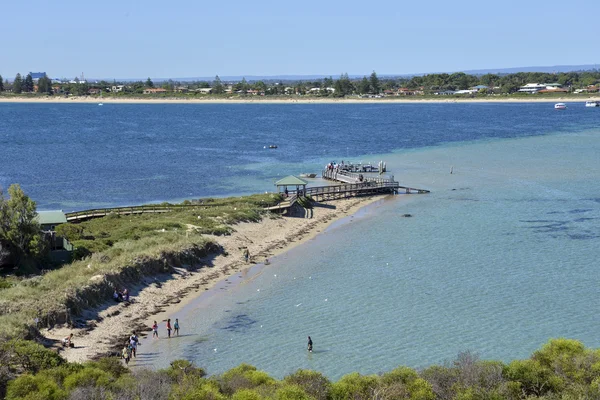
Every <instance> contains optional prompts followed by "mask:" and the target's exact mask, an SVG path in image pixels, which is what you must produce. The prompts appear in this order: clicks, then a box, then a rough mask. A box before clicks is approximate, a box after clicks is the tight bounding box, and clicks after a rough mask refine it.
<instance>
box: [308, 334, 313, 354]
mask: <svg viewBox="0 0 600 400" xmlns="http://www.w3.org/2000/svg"><path fill="white" fill-rule="evenodd" d="M312 348H313V342H312V339H311V338H310V336H309V337H308V352H309V353H312Z"/></svg>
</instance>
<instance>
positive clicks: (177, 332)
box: [173, 318, 179, 336]
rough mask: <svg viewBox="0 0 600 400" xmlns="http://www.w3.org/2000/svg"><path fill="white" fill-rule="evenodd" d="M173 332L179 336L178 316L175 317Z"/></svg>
mask: <svg viewBox="0 0 600 400" xmlns="http://www.w3.org/2000/svg"><path fill="white" fill-rule="evenodd" d="M173 329H174V331H173V333H174V334H175V335H177V336H179V318H175V324H174V325H173Z"/></svg>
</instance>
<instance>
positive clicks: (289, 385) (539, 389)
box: [0, 339, 600, 400]
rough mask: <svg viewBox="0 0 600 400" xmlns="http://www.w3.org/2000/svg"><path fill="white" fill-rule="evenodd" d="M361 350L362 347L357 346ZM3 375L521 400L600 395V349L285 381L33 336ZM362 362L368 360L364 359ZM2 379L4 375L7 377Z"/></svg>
mask: <svg viewBox="0 0 600 400" xmlns="http://www.w3.org/2000/svg"><path fill="white" fill-rule="evenodd" d="M357 351H358V349H357ZM0 358H1V359H2V361H3V362H2V365H3V366H5V367H3V371H2V375H0V379H1V380H2V382H4V383H5V384H6V382H7V381H8V380H9V379H11V378H14V377H15V376H16V375H17V374H21V375H20V376H19V377H17V378H16V379H14V380H12V381H10V382H8V385H7V395H6V398H7V399H8V400H16V399H32V400H33V399H50V400H63V399H65V400H66V399H71V400H79V399H82V400H83V399H114V400H117V399H118V400H129V399H131V400H133V399H153V400H154V399H155V400H162V399H164V400H167V399H169V400H188V399H189V400H192V399H213V400H225V399H233V400H261V399H277V400H311V399H313V400H371V399H372V400H388V399H389V400H398V399H414V400H435V399H440V400H450V399H460V400H475V399H489V400H496V399H497V400H500V399H507V400H518V399H547V400H555V399H556V400H558V399H598V398H600V388H599V384H600V352H599V351H598V350H590V349H586V348H585V347H584V346H583V344H581V343H580V342H578V341H575V340H568V339H555V340H551V341H549V342H548V343H547V344H545V345H544V346H542V348H541V349H540V350H538V351H536V352H534V353H533V355H532V356H531V357H530V358H528V359H526V360H515V361H512V362H510V363H508V364H505V363H502V362H500V361H481V360H479V359H478V358H477V357H476V356H475V355H474V354H472V353H469V352H466V353H462V354H459V355H458V357H457V358H456V359H455V360H453V361H452V362H448V363H446V365H434V366H431V367H428V368H425V369H423V370H419V371H417V370H414V369H411V368H408V367H398V368H396V369H394V370H392V371H389V372H385V373H382V374H379V375H361V374H359V373H351V374H348V375H345V376H344V377H342V378H341V379H339V380H338V381H335V382H332V381H330V380H329V379H327V378H326V377H325V376H324V375H322V374H321V373H319V372H315V371H309V370H298V371H297V372H295V373H293V374H290V375H288V376H286V377H285V378H284V379H281V380H278V379H274V378H272V377H271V376H269V375H268V374H267V373H265V372H263V371H259V370H257V369H256V368H255V367H252V366H250V365H247V364H241V365H239V366H238V367H236V368H233V369H231V370H229V371H227V372H225V373H223V374H220V375H214V376H207V375H206V372H205V371H204V370H203V369H201V368H198V367H196V366H194V365H193V364H191V363H190V362H188V361H185V360H177V361H174V362H173V363H171V366H170V367H169V368H168V369H165V370H159V371H150V370H146V369H140V368H135V369H132V370H130V369H128V368H126V367H124V365H123V364H122V363H121V361H120V360H119V359H118V358H107V359H102V360H100V361H97V362H88V363H85V364H72V363H67V362H65V361H64V360H62V359H61V358H60V357H58V356H57V355H56V354H55V353H53V352H51V351H49V350H46V349H44V348H43V347H41V346H39V345H36V344H34V343H32V342H24V341H12V342H5V343H4V344H2V345H1V346H0ZM356 367H357V368H360V366H356ZM0 383H1V382H0Z"/></svg>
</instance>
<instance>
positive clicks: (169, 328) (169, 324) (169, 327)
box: [167, 318, 171, 337]
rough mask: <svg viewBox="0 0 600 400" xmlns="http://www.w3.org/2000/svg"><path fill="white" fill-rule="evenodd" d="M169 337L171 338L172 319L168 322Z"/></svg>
mask: <svg viewBox="0 0 600 400" xmlns="http://www.w3.org/2000/svg"><path fill="white" fill-rule="evenodd" d="M167 336H168V337H171V319H170V318H169V319H168V320H167Z"/></svg>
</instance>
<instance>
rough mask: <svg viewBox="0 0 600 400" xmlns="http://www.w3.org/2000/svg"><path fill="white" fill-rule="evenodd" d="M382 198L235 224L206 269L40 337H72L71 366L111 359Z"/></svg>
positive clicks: (150, 286)
mask: <svg viewBox="0 0 600 400" xmlns="http://www.w3.org/2000/svg"><path fill="white" fill-rule="evenodd" d="M387 197H389V195H380V196H373V197H355V198H349V199H343V200H337V201H335V202H334V203H333V204H334V205H335V207H334V208H330V207H319V206H318V205H317V206H316V207H315V208H314V209H313V211H312V215H310V217H308V218H307V217H305V216H302V215H297V214H296V215H293V216H283V217H281V218H271V217H269V216H266V217H265V218H263V220H262V221H260V222H258V223H242V224H238V225H235V226H234V229H235V232H234V233H233V234H232V235H230V236H219V237H213V238H212V239H214V240H215V241H217V242H218V243H219V244H220V245H221V246H223V249H224V252H223V254H220V255H218V256H217V257H216V258H214V259H212V260H211V262H210V263H211V264H212V265H211V266H210V267H206V266H203V267H202V268H200V269H198V270H197V271H195V272H191V273H190V272H187V271H186V270H183V269H182V270H181V271H179V270H177V271H176V272H175V273H172V274H168V275H164V276H160V277H147V278H146V279H144V282H143V283H140V284H139V285H137V287H133V288H128V289H130V292H131V293H133V294H134V296H133V299H134V301H133V302H131V303H117V304H111V303H110V302H107V303H105V304H103V305H101V306H100V307H98V308H95V309H91V310H86V311H85V312H84V313H83V315H82V318H84V319H86V320H87V324H86V325H87V326H85V327H81V328H70V327H68V326H62V327H54V328H52V329H43V330H41V333H42V335H43V336H44V337H45V338H47V339H49V340H50V341H53V342H55V343H56V342H59V341H60V340H61V339H62V338H64V337H66V336H68V335H69V334H70V333H73V334H74V339H73V342H74V343H75V347H74V348H70V349H65V350H62V349H61V350H60V351H61V355H62V356H63V357H64V358H66V359H67V360H68V361H71V362H85V361H88V360H90V359H95V358H97V357H100V356H106V355H111V354H113V353H115V352H116V351H117V349H118V348H119V345H121V347H122V345H123V344H124V341H125V338H126V337H128V336H129V335H130V334H131V332H133V331H136V333H137V334H138V335H139V336H140V337H145V336H146V335H148V334H149V333H150V327H151V325H152V321H154V320H156V321H159V324H161V323H164V322H163V321H164V320H166V319H167V318H170V316H172V315H173V314H174V313H176V312H177V311H178V310H180V309H181V308H182V307H184V306H185V305H186V304H189V302H191V301H192V300H194V299H195V298H197V297H198V296H200V295H201V294H203V293H205V291H208V290H209V289H211V288H213V287H215V285H217V284H218V283H219V282H221V281H222V280H224V279H226V278H229V277H231V276H232V275H235V274H238V273H239V272H240V271H243V270H246V269H249V268H251V267H253V266H256V265H257V264H261V263H264V262H265V260H266V259H267V258H270V257H276V256H279V255H282V254H284V253H286V252H287V251H289V250H291V249H292V248H294V247H296V246H299V245H301V244H303V243H305V242H307V241H309V240H311V239H314V238H315V237H316V236H318V235H319V234H320V233H321V232H323V231H325V230H326V229H327V228H328V227H329V226H331V225H332V224H333V223H334V222H337V221H340V220H342V219H343V218H345V217H350V216H352V215H354V214H356V213H358V212H359V211H360V210H361V209H364V208H366V207H367V206H370V205H374V204H375V203H377V202H380V201H383V200H384V199H385V198H387ZM257 239H259V240H257ZM244 247H247V248H248V249H249V251H250V255H251V258H252V260H251V263H248V264H247V263H245V262H244V261H243V259H242V249H243V248H244ZM143 351H144V350H143V347H142V348H140V352H143Z"/></svg>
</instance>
